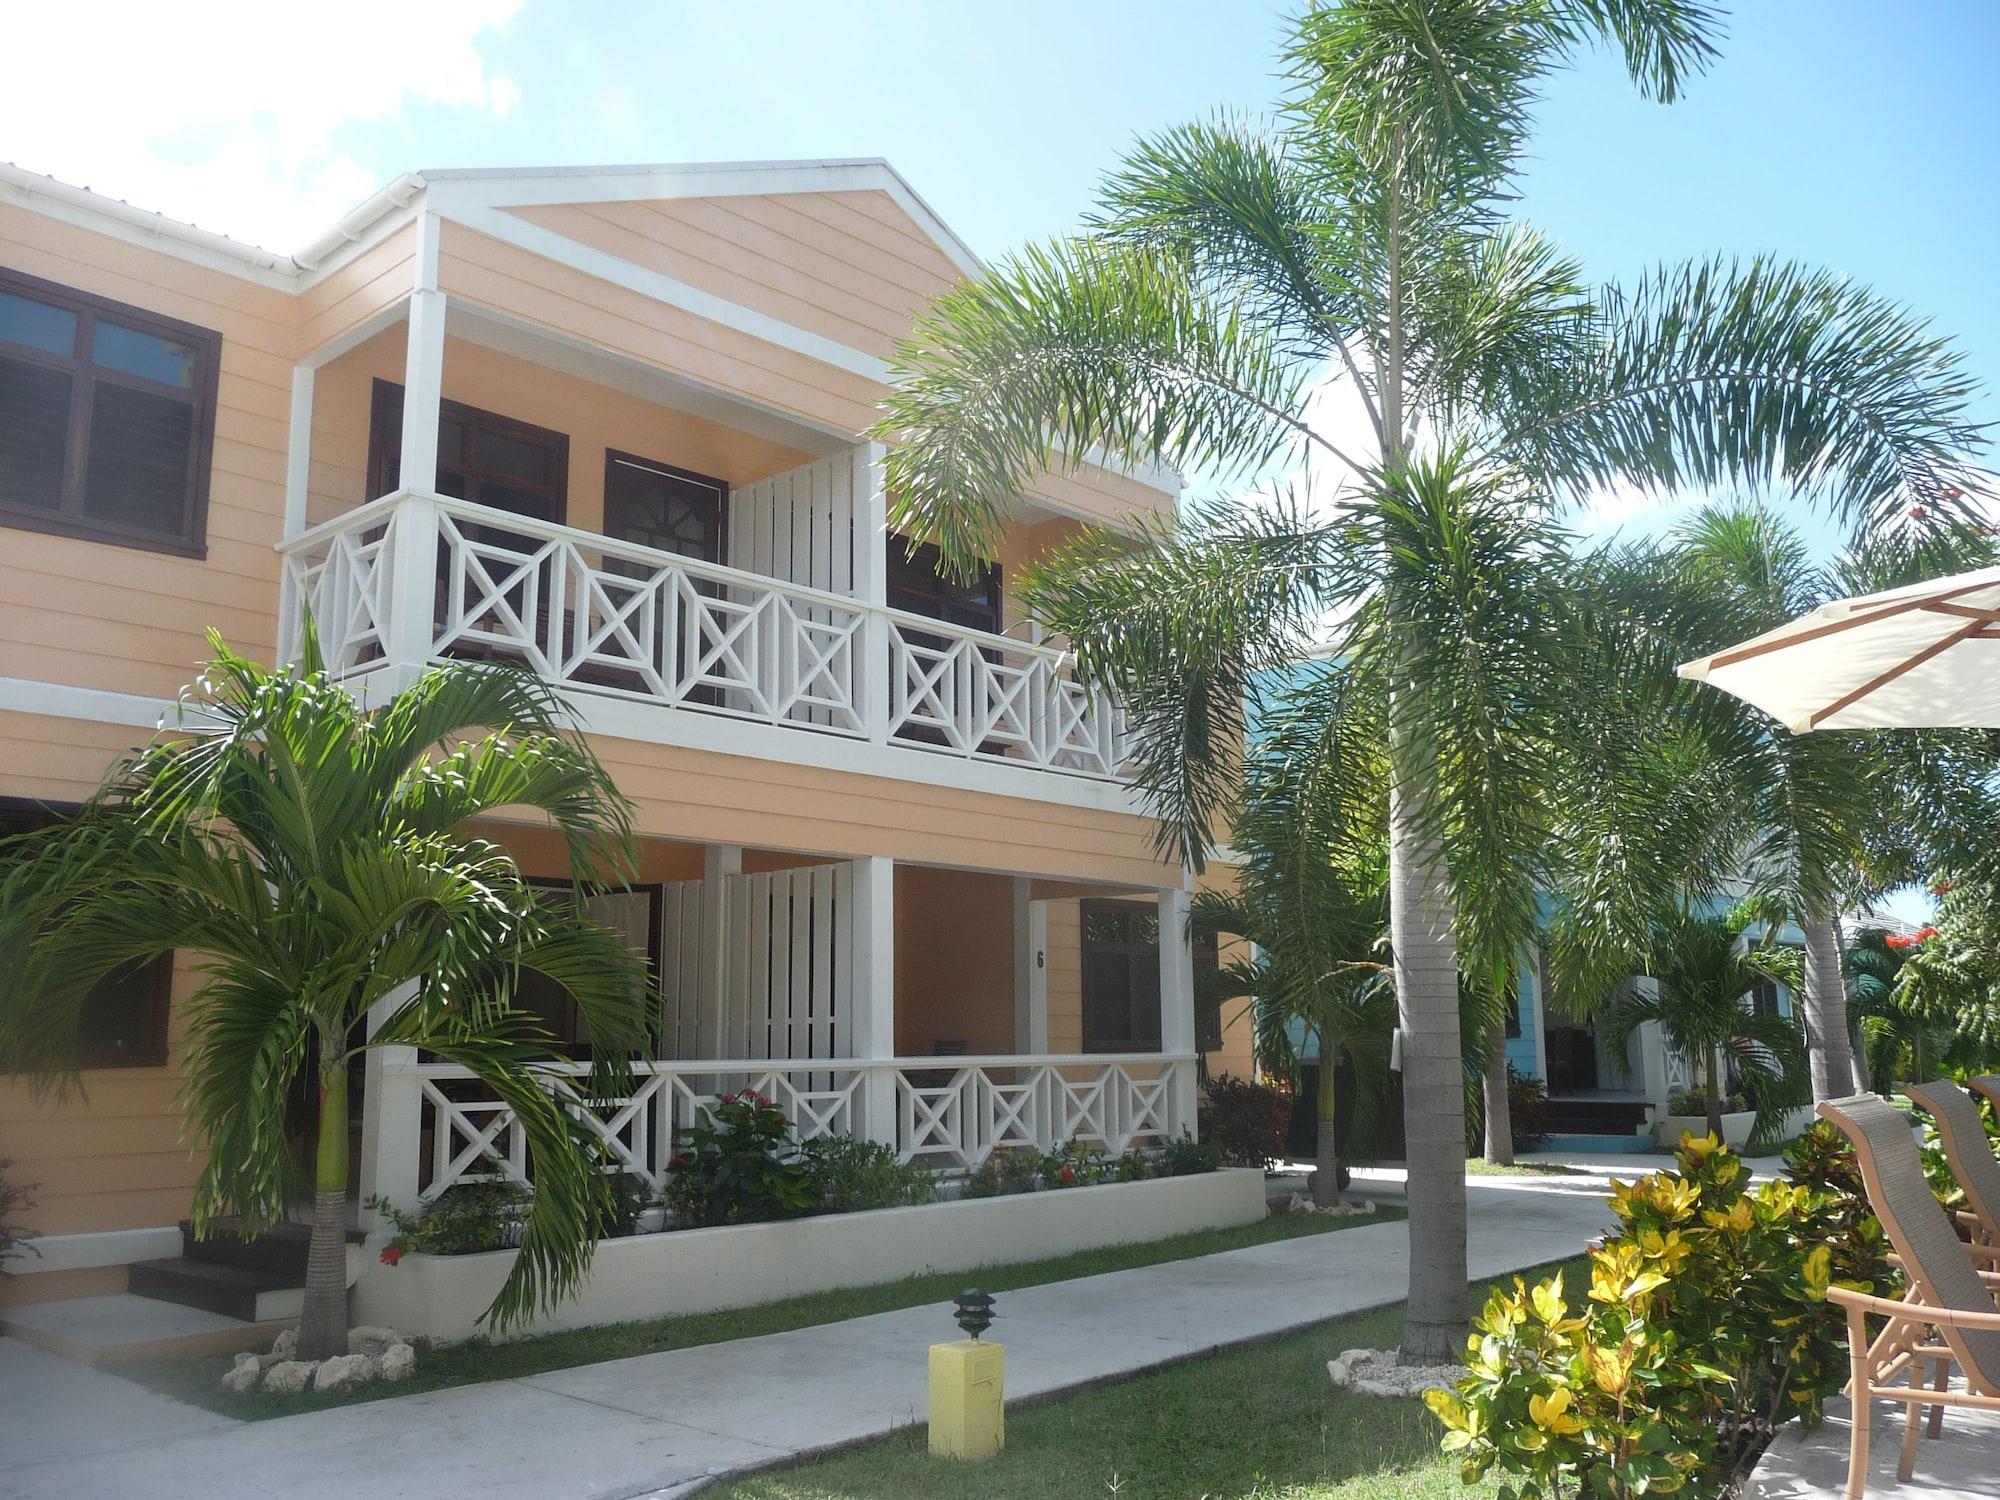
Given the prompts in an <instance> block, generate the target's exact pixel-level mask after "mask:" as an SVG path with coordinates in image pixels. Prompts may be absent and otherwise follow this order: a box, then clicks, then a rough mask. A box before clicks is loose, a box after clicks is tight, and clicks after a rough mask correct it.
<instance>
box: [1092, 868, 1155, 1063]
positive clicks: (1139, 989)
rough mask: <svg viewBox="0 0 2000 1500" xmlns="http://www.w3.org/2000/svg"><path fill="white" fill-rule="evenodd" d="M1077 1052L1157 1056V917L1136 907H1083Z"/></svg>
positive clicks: (1095, 904) (1112, 904)
mask: <svg viewBox="0 0 2000 1500" xmlns="http://www.w3.org/2000/svg"><path fill="white" fill-rule="evenodd" d="M1081 906H1082V914H1083V1050H1084V1051H1086V1052H1157V1051H1159V1050H1160V913H1159V908H1157V907H1154V906H1147V905H1145V904H1143V903H1141V902H1136V901H1085V902H1082V903H1081Z"/></svg>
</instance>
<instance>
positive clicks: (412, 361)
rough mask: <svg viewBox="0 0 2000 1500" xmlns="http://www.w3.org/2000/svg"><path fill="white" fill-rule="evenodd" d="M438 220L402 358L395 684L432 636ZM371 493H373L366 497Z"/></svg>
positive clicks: (401, 683)
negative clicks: (402, 496) (404, 496)
mask: <svg viewBox="0 0 2000 1500" xmlns="http://www.w3.org/2000/svg"><path fill="white" fill-rule="evenodd" d="M437 256H438V221H437V216H436V215H434V214H425V215H423V216H422V218H420V219H419V220H418V228H417V277H416V285H415V287H414V288H413V289H412V290H411V292H410V319H409V326H408V342H407V345H406V347H405V350H404V355H403V446H402V452H401V454H400V461H399V465H398V468H397V488H399V489H402V490H406V491H408V492H409V493H410V497H411V498H409V499H406V500H404V501H403V502H402V503H401V504H399V505H398V506H397V507H396V521H395V532H394V542H393V548H394V551H393V561H392V563H391V577H392V579H393V584H392V589H393V592H392V594H391V601H392V602H391V604H390V608H389V613H390V626H389V634H390V641H389V643H388V648H389V649H388V656H389V660H390V662H391V664H392V665H393V667H394V668H395V674H394V688H395V689H396V690H398V691H400V690H401V689H402V688H404V687H407V686H409V685H410V684H411V683H413V682H415V681H416V679H417V677H418V676H419V675H420V674H421V673H422V672H423V670H424V667H425V666H426V665H427V664H428V663H429V661H430V658H431V644H432V642H433V641H434V640H435V638H436V628H437V627H436V621H435V618H434V612H435V609H436V597H437V549H438V513H437V507H436V505H435V504H434V503H432V501H431V499H430V498H429V497H431V496H433V495H435V494H436V493H437V454H438V412H439V408H440V407H441V405H442V404H443V401H444V326H445V298H444V293H442V292H440V291H439V290H438V287H437ZM371 498H373V497H371Z"/></svg>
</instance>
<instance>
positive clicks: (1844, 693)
mask: <svg viewBox="0 0 2000 1500" xmlns="http://www.w3.org/2000/svg"><path fill="white" fill-rule="evenodd" d="M1680 672H1681V676H1683V677H1689V678H1693V679H1694V680H1695V681H1696V682H1712V683H1714V684H1715V685H1716V686H1717V687H1719V688H1721V689H1723V690H1724V691H1725V692H1730V693H1734V694H1735V695H1736V696H1737V697H1739V698H1741V699H1743V700H1744V701H1745V702H1748V703H1751V704H1754V705H1755V706H1756V707H1758V708H1761V709H1763V710H1764V712H1765V713H1767V714H1770V715H1771V716H1772V717H1773V718H1775V719H1777V720H1779V721H1780V722H1782V723H1783V724H1784V726H1785V727H1786V728H1787V729H1789V730H1791V731H1792V732H1793V733H1794V734H1806V733H1809V732H1810V731H1812V730H1815V729H1984V728H1994V727H2000V568H1981V569H1980V570H1979V571H1978V572H1975V573H1958V574H1954V575H1953V576H1951V577H1949V578H1934V579H1932V580H1931V581H1930V582H1929V583H1919V584H1913V585H1911V586H1910V587H1908V588H1900V589H1890V590H1889V591H1888V592H1887V593H1882V594H1863V595H1861V596H1860V597H1859V598H1855V599H1836V600H1835V601H1834V602H1833V603H1831V604H1822V605H1821V606H1820V607H1819V608H1818V609H1816V610H1814V611H1813V612H1812V613H1811V614H1809V615H1804V616H1801V617H1800V618H1799V619H1796V620H1793V621H1792V622H1791V623H1790V624H1787V625H1781V626H1779V627H1778V628H1777V629H1776V630H1772V631H1767V632H1766V633H1765V634H1763V635H1760V636H1758V637H1756V638H1755V639H1754V640H1748V641H1745V642H1743V643H1742V644H1741V645H1740V646H1731V647H1730V648H1729V649H1728V650H1726V651H1718V652H1716V653H1715V654H1714V655H1713V656H1704V657H1702V658H1701V659H1700V660H1699V661H1691V662H1688V663H1687V664H1686V665H1685V666H1683V667H1682V668H1681V669H1680Z"/></svg>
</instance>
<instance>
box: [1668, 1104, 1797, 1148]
mask: <svg viewBox="0 0 2000 1500" xmlns="http://www.w3.org/2000/svg"><path fill="white" fill-rule="evenodd" d="M1812 1121H1813V1112H1812V1106H1811V1105H1810V1104H1807V1105H1803V1106H1801V1107H1800V1108H1797V1109H1791V1110H1787V1111H1786V1112H1785V1115H1784V1118H1783V1119H1782V1120H1781V1121H1780V1122H1779V1125H1778V1133H1779V1135H1780V1137H1781V1138H1782V1137H1788V1136H1794V1135H1797V1134H1798V1133H1799V1132H1800V1131H1801V1130H1804V1129H1805V1128H1806V1126H1808V1125H1810V1124H1811V1123H1812ZM1756 1124H1757V1112H1756V1111H1755V1110H1753V1109H1740V1110H1731V1111H1729V1112H1728V1113H1727V1114H1725V1115H1723V1117H1722V1144H1723V1145H1725V1146H1727V1147H1729V1148H1730V1149H1731V1150H1732V1151H1740V1150H1742V1149H1743V1147H1744V1146H1745V1145H1746V1144H1748V1142H1749V1140H1750V1132H1751V1130H1752V1129H1754V1128H1755V1126H1756ZM1683 1131H1691V1132H1693V1133H1694V1134H1695V1135H1698V1136H1701V1135H1707V1134H1708V1116H1707V1115H1661V1116H1660V1117H1659V1118H1658V1119H1656V1120H1654V1121H1653V1141H1654V1143H1655V1144H1656V1145H1658V1146H1659V1147H1660V1148H1661V1149H1662V1150H1666V1151H1671V1150H1673V1149H1674V1147H1676V1146H1678V1145H1679V1144H1680V1143H1681V1133H1682V1132H1683Z"/></svg>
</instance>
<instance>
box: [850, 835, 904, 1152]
mask: <svg viewBox="0 0 2000 1500" xmlns="http://www.w3.org/2000/svg"><path fill="white" fill-rule="evenodd" d="M850 904H851V905H852V907H853V910H852V911H851V912H850V913H849V916H848V933H849V942H848V945H847V951H848V959H849V962H850V964H851V965H852V969H851V976H852V977H851V983H850V984H849V987H848V993H849V994H850V995H851V996H852V997H853V1013H852V1017H851V1020H850V1030H849V1033H848V1034H849V1036H850V1037H851V1038H852V1041H853V1045H852V1052H853V1055H854V1057H855V1058H857V1059H860V1060H863V1061H869V1062H877V1063H879V1062H883V1061H886V1060H887V1059H890V1058H893V1057H894V1056H895V1055H896V862H895V861H894V860H892V859H884V858H882V857H881V856H879V855H872V856H869V857H868V858H865V859H857V860H856V861H854V880H853V893H852V896H851V897H850ZM898 1093H899V1090H898V1088H897V1074H896V1070H895V1069H894V1068H889V1067H879V1066H878V1067H872V1068H868V1069H866V1070H865V1071H864V1072H863V1074H862V1082H861V1129H860V1134H862V1135H864V1136H866V1137H867V1138H868V1139H869V1140H873V1141H880V1142H882V1143H883V1144H885V1145H889V1146H895V1145H897V1144H898V1142H897V1131H896V1108H897V1105H896V1100H897V1095H898Z"/></svg>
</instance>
